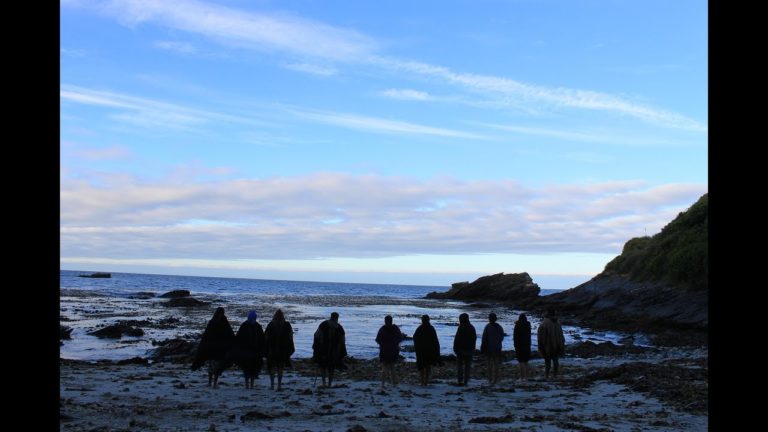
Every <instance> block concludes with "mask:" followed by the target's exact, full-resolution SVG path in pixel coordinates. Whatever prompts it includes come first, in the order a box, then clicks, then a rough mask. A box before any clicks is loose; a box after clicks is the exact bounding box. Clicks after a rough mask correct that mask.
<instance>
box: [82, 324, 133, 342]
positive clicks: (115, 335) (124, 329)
mask: <svg viewBox="0 0 768 432" xmlns="http://www.w3.org/2000/svg"><path fill="white" fill-rule="evenodd" d="M88 334H89V335H91V336H96V337H99V338H110V339H120V338H121V337H123V335H126V336H144V330H142V329H140V328H138V327H133V326H130V325H126V324H112V325H109V326H106V327H104V328H103V329H99V330H96V331H92V332H90V333H88Z"/></svg>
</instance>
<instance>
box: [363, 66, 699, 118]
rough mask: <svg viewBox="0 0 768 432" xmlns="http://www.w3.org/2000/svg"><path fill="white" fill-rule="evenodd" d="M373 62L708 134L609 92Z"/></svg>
mask: <svg viewBox="0 0 768 432" xmlns="http://www.w3.org/2000/svg"><path fill="white" fill-rule="evenodd" d="M371 61H372V62H375V63H377V64H379V65H381V66H382V67H386V68H390V69H393V70H398V71H403V72H408V73H416V74H419V75H425V76H431V77H434V78H439V79H441V80H443V81H446V82H448V83H451V84H456V85H459V86H462V87H464V88H467V89H470V90H474V91H480V92H484V93H488V94H492V95H495V96H496V97H498V96H504V97H508V98H512V99H513V100H514V101H515V102H516V103H520V102H523V103H528V104H545V105H551V106H554V107H561V108H577V109H587V110H601V111H608V112H615V113H618V114H623V115H627V116H631V117H634V118H637V119H640V120H643V121H646V122H649V123H653V124H657V125H661V126H666V127H673V128H679V129H685V130H692V131H696V132H706V131H707V126H706V125H705V124H702V123H701V122H698V121H696V120H693V119H690V118H688V117H685V116H683V115H680V114H677V113H674V112H671V111H666V110H662V109H657V108H653V107H649V106H645V105H642V104H639V103H634V102H631V101H628V100H626V99H623V98H621V97H619V96H615V95H611V94H607V93H601V92H596V91H591V90H580V89H570V88H564V87H556V88H552V87H545V86H540V85H534V84H528V83H523V82H520V81H516V80H512V79H509V78H503V77H496V76H490V75H478V74H472V73H459V72H454V71H452V70H450V69H448V68H446V67H442V66H436V65H431V64H427V63H421V62H416V61H403V60H399V59H394V58H386V57H372V58H371Z"/></svg>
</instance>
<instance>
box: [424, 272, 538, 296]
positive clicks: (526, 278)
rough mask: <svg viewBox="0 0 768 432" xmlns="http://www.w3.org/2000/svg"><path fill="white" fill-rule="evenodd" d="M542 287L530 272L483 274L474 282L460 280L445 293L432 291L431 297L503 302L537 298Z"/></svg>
mask: <svg viewBox="0 0 768 432" xmlns="http://www.w3.org/2000/svg"><path fill="white" fill-rule="evenodd" d="M539 291H541V289H540V288H539V286H538V285H537V284H535V283H533V280H532V279H531V276H530V275H528V273H511V274H504V273H497V274H494V275H489V276H483V277H481V278H478V279H477V280H475V281H474V282H472V283H467V282H458V283H455V284H453V285H451V289H450V290H449V291H448V292H445V293H438V292H431V293H429V294H427V298H430V299H453V300H478V299H484V300H495V301H502V302H517V301H521V300H524V299H531V298H536V297H538V295H539Z"/></svg>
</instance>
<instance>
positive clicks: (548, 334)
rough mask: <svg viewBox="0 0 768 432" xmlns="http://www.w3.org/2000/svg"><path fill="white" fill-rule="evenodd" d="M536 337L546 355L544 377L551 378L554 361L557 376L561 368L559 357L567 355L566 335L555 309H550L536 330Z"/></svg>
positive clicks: (540, 351) (541, 351) (540, 349)
mask: <svg viewBox="0 0 768 432" xmlns="http://www.w3.org/2000/svg"><path fill="white" fill-rule="evenodd" d="M536 336H537V337H536V339H537V342H538V343H539V353H540V354H541V356H542V357H544V378H545V379H549V370H550V368H551V367H552V364H553V363H554V366H555V367H554V370H553V373H554V376H557V373H558V371H559V370H560V360H559V357H563V356H564V355H565V336H564V335H563V328H562V327H560V323H559V322H557V315H556V314H555V311H554V310H552V309H550V310H548V311H547V314H546V315H545V316H544V319H543V320H542V321H541V324H539V330H538V331H537V332H536Z"/></svg>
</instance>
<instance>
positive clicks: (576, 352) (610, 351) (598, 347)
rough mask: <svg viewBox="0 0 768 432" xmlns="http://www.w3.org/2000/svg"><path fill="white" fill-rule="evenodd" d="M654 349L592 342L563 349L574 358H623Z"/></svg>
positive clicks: (579, 343)
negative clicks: (626, 355)
mask: <svg viewBox="0 0 768 432" xmlns="http://www.w3.org/2000/svg"><path fill="white" fill-rule="evenodd" d="M654 349H655V348H643V347H639V346H632V345H615V344H614V343H613V342H610V341H608V342H602V343H594V342H592V341H586V342H578V343H575V344H571V345H568V346H566V347H565V352H566V354H570V355H573V356H574V357H581V358H592V357H597V356H609V357H610V356H623V355H625V354H637V353H642V352H645V351H649V350H651V351H652V350H654Z"/></svg>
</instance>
